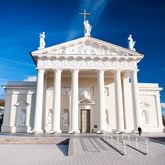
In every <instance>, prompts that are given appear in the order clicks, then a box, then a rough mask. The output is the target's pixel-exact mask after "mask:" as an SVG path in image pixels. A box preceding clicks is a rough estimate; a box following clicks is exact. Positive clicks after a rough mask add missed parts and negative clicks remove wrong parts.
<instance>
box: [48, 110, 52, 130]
mask: <svg viewBox="0 0 165 165" xmlns="http://www.w3.org/2000/svg"><path fill="white" fill-rule="evenodd" d="M47 126H48V129H49V130H51V129H52V110H51V109H49V112H48V115H47Z"/></svg>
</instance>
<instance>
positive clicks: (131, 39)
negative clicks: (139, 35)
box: [128, 34, 136, 51]
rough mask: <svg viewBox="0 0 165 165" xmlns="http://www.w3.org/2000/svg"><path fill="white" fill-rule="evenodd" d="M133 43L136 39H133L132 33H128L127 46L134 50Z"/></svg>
mask: <svg viewBox="0 0 165 165" xmlns="http://www.w3.org/2000/svg"><path fill="white" fill-rule="evenodd" d="M135 43H136V41H134V40H133V38H132V34H130V35H129V37H128V47H129V49H131V50H133V51H136V49H135V48H134V46H135Z"/></svg>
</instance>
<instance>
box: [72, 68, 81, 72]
mask: <svg viewBox="0 0 165 165" xmlns="http://www.w3.org/2000/svg"><path fill="white" fill-rule="evenodd" d="M75 71H77V72H79V71H80V69H78V68H75V69H71V72H75Z"/></svg>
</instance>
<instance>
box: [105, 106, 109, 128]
mask: <svg viewBox="0 0 165 165" xmlns="http://www.w3.org/2000/svg"><path fill="white" fill-rule="evenodd" d="M105 120H106V123H107V124H108V125H109V113H108V110H107V109H106V110H105Z"/></svg>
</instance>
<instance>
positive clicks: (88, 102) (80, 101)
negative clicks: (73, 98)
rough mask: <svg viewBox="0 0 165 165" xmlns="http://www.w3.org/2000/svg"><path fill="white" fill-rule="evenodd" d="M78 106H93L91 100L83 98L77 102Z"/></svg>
mask: <svg viewBox="0 0 165 165" xmlns="http://www.w3.org/2000/svg"><path fill="white" fill-rule="evenodd" d="M79 104H95V103H94V102H93V101H92V100H91V99H88V98H83V99H81V100H79Z"/></svg>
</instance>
